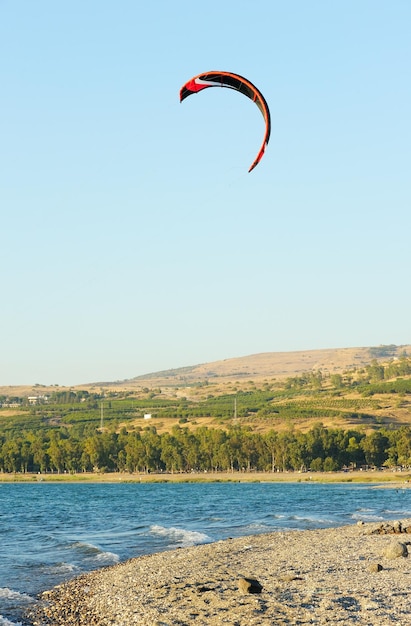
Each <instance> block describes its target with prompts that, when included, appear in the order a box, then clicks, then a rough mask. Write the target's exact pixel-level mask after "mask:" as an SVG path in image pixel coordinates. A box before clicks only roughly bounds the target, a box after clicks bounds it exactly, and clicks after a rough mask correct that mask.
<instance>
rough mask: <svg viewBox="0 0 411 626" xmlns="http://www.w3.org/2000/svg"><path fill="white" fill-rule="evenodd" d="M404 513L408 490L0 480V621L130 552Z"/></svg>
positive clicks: (410, 505)
mask: <svg viewBox="0 0 411 626" xmlns="http://www.w3.org/2000/svg"><path fill="white" fill-rule="evenodd" d="M405 517H411V489H395V488H392V489H378V488H376V487H375V485H358V484H357V485H352V484H336V485H335V484H332V485H327V484H313V483H309V482H307V483H199V484H196V483H181V484H180V483H178V484H165V483H161V484H153V483H151V484H139V483H126V484H121V483H120V484H52V483H45V482H43V483H36V484H18V483H17V484H16V483H15V484H8V483H0V626H10V625H12V624H13V625H14V624H27V622H26V621H25V620H24V618H23V617H22V616H23V613H24V610H25V609H26V608H27V606H28V604H30V603H32V602H34V601H35V597H36V594H38V593H39V592H41V591H44V590H45V589H49V588H51V587H53V586H54V585H56V584H59V583H60V582H62V581H64V580H67V579H69V578H71V577H73V576H76V575H78V574H81V573H83V572H87V571H90V570H93V569H96V568H99V567H103V566H106V565H112V564H115V563H119V562H120V561H124V560H126V559H129V558H131V557H136V556H140V555H142V554H148V553H152V552H159V551H163V550H169V549H173V548H176V547H184V546H191V545H194V544H199V543H206V542H212V541H218V540H219V539H225V538H227V537H239V536H244V535H252V534H257V533H265V532H271V531H276V530H293V529H309V528H326V527H332V526H341V525H346V524H354V523H356V522H357V521H358V520H364V521H366V522H367V521H380V520H392V519H400V518H405Z"/></svg>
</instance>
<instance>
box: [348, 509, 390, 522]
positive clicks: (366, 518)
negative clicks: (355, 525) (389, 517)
mask: <svg viewBox="0 0 411 626" xmlns="http://www.w3.org/2000/svg"><path fill="white" fill-rule="evenodd" d="M351 518H352V519H355V520H359V521H361V522H382V521H383V520H384V519H385V518H384V517H383V516H382V515H377V514H375V513H372V512H370V513H367V512H366V511H363V512H357V513H353V514H352V515H351Z"/></svg>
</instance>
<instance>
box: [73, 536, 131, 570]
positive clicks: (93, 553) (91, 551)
mask: <svg viewBox="0 0 411 626" xmlns="http://www.w3.org/2000/svg"><path fill="white" fill-rule="evenodd" d="M70 547H71V548H72V549H74V550H76V551H78V552H80V553H81V554H82V555H84V560H86V561H88V562H90V561H95V562H96V563H98V564H101V563H104V564H105V565H109V564H115V563H119V561H120V557H119V555H118V554H115V552H109V551H106V550H102V549H101V548H99V547H98V546H95V545H94V544H92V543H88V542H86V541H75V542H74V543H72V544H71V546H70Z"/></svg>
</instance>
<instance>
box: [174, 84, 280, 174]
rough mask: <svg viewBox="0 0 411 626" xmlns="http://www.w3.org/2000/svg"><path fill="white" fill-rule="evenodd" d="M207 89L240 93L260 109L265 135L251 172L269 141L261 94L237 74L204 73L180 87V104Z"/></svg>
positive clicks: (266, 112) (268, 130)
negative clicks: (213, 88) (232, 90)
mask: <svg viewBox="0 0 411 626" xmlns="http://www.w3.org/2000/svg"><path fill="white" fill-rule="evenodd" d="M208 87H228V88H229V89H235V90H236V91H240V92H241V93H243V94H244V95H245V96H247V97H248V98H250V99H251V100H252V101H253V102H255V103H256V105H257V106H258V108H259V109H260V111H261V113H262V115H263V118H264V120H265V135H264V140H263V143H262V144H261V148H260V150H259V152H258V154H257V156H256V158H255V159H254V161H253V163H252V165H251V167H250V169H249V170H248V171H249V172H251V171H252V170H253V169H254V168H255V166H256V165H258V163H259V162H260V161H261V159H262V157H263V155H264V152H265V149H266V147H267V144H268V141H269V139H270V132H271V120H270V110H269V108H268V104H267V102H266V100H265V98H264V96H263V94H262V93H261V91H259V90H258V89H257V87H255V85H253V83H251V82H250V81H249V80H247V79H246V78H243V77H242V76H240V75H239V74H233V73H232V72H206V73H205V74H198V76H194V77H193V78H191V79H190V80H189V81H188V82H187V83H186V84H185V85H183V87H181V89H180V102H182V101H183V100H185V99H186V98H188V96H191V94H193V93H197V92H199V91H202V90H203V89H207V88H208Z"/></svg>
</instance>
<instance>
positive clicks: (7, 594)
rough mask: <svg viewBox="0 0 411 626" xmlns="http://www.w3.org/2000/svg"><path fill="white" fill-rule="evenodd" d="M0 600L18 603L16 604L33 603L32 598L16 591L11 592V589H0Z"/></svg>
mask: <svg viewBox="0 0 411 626" xmlns="http://www.w3.org/2000/svg"><path fill="white" fill-rule="evenodd" d="M0 599H1V600H12V601H13V602H18V603H24V602H33V601H34V598H32V597H31V596H29V595H28V594H27V593H20V592H18V591H13V589H9V588H8V587H0Z"/></svg>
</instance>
